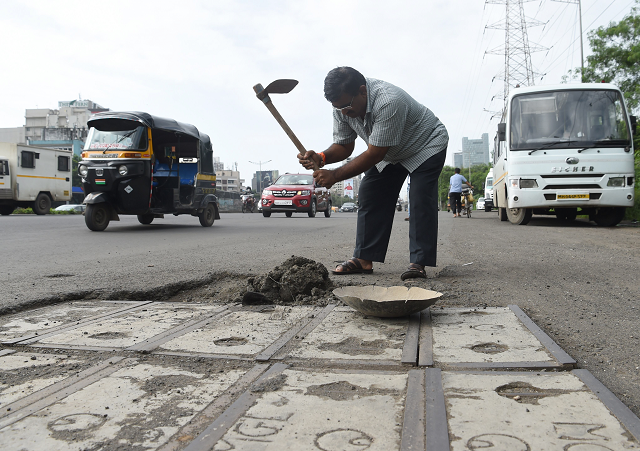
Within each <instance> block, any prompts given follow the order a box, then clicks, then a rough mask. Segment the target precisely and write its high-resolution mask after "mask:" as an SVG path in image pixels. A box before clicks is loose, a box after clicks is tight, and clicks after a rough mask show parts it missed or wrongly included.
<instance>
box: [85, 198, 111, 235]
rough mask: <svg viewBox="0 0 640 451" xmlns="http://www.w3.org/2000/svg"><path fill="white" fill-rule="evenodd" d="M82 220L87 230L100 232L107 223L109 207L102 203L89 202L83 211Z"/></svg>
mask: <svg viewBox="0 0 640 451" xmlns="http://www.w3.org/2000/svg"><path fill="white" fill-rule="evenodd" d="M84 222H85V224H87V227H88V228H89V230H93V231H94V232H102V231H103V230H104V229H106V228H107V226H108V225H109V209H108V208H107V205H106V204H105V203H104V202H103V203H99V204H89V205H87V209H86V210H85V212H84Z"/></svg>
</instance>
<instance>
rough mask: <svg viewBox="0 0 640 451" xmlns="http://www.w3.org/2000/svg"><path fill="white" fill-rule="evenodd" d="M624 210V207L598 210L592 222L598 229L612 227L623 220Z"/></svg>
mask: <svg viewBox="0 0 640 451" xmlns="http://www.w3.org/2000/svg"><path fill="white" fill-rule="evenodd" d="M624 210H625V208H624V207H612V208H600V209H599V210H598V212H597V213H596V214H595V215H594V216H593V220H594V221H595V223H596V224H598V226H600V227H613V226H616V225H618V224H619V223H620V221H622V219H623V218H624Z"/></svg>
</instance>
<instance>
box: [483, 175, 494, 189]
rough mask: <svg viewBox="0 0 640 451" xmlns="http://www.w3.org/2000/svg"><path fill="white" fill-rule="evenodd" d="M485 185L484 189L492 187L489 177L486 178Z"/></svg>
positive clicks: (491, 180)
mask: <svg viewBox="0 0 640 451" xmlns="http://www.w3.org/2000/svg"><path fill="white" fill-rule="evenodd" d="M485 185H486V188H492V187H493V179H492V178H490V177H487V180H486V183H485Z"/></svg>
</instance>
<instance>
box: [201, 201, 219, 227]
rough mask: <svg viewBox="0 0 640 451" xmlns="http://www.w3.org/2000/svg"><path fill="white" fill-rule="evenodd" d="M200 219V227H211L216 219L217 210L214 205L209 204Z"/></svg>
mask: <svg viewBox="0 0 640 451" xmlns="http://www.w3.org/2000/svg"><path fill="white" fill-rule="evenodd" d="M198 218H200V225H201V226H202V227H211V226H212V225H213V221H214V220H215V218H216V209H215V207H214V206H213V204H207V206H206V207H205V208H204V210H202V213H200V214H199V215H198Z"/></svg>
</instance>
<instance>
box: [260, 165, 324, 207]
mask: <svg viewBox="0 0 640 451" xmlns="http://www.w3.org/2000/svg"><path fill="white" fill-rule="evenodd" d="M260 203H261V204H262V215H263V216H264V217H265V218H268V217H269V216H271V213H284V214H285V215H286V216H287V217H288V218H290V217H291V216H292V215H293V214H294V213H307V214H308V215H309V217H310V218H313V217H314V216H315V215H316V212H318V211H324V215H325V217H327V218H328V217H329V216H331V191H329V190H328V189H327V188H325V187H322V186H317V185H316V183H315V180H313V177H312V176H311V174H285V175H281V176H280V177H278V179H277V180H276V181H275V183H273V185H271V186H269V187H268V188H265V189H264V190H263V191H262V198H261V199H260Z"/></svg>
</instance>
